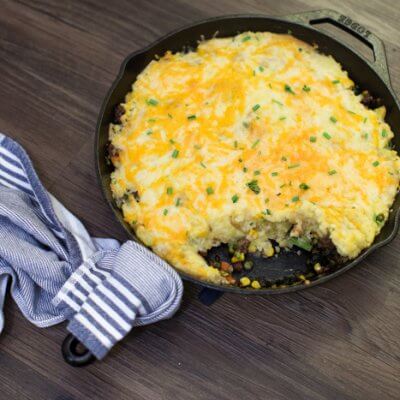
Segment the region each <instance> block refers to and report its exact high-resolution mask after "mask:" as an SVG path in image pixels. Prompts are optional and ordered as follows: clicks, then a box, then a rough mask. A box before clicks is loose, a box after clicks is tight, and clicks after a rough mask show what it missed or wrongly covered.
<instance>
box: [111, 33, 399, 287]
mask: <svg viewBox="0 0 400 400" xmlns="http://www.w3.org/2000/svg"><path fill="white" fill-rule="evenodd" d="M353 89H354V82H353V81H352V80H351V79H350V78H349V77H348V75H347V72H346V71H343V69H342V68H341V66H340V64H339V63H337V62H336V61H335V60H334V59H333V58H332V57H331V56H327V55H323V54H321V53H319V52H318V49H316V48H314V47H312V46H310V45H308V44H306V43H304V42H302V41H300V40H298V39H296V38H294V37H293V36H291V35H285V34H273V33H267V32H256V33H253V32H247V33H242V34H240V35H237V36H235V37H231V38H223V39H218V38H215V39H212V40H206V41H202V42H201V43H200V44H199V46H198V48H197V49H196V51H190V52H186V53H184V52H182V53H176V54H173V53H171V52H167V53H166V54H164V55H163V56H162V57H160V58H158V59H157V60H154V61H152V62H150V64H149V65H148V66H147V67H146V68H145V69H144V70H143V72H142V73H141V74H140V75H139V76H138V77H137V79H136V81H135V82H134V83H133V87H132V91H131V92H130V93H129V94H128V95H127V96H126V99H125V102H124V103H123V104H121V105H120V106H119V114H118V121H115V122H116V123H113V124H111V125H110V142H111V147H110V148H111V151H110V154H111V160H112V163H113V165H114V167H115V170H114V172H113V173H112V179H111V189H112V192H113V195H114V197H115V199H116V201H117V203H118V204H119V205H120V206H121V208H122V212H123V215H124V218H125V220H126V221H127V222H128V223H129V224H130V225H131V226H132V228H133V229H134V231H135V232H136V234H137V236H138V237H139V238H140V239H141V240H142V241H143V242H144V243H145V244H146V245H147V246H149V247H151V248H152V249H153V251H154V252H155V253H157V254H158V255H159V256H161V257H163V258H164V259H166V260H167V261H168V262H170V263H171V265H173V266H174V267H175V268H177V269H178V270H180V271H183V272H185V273H187V274H189V275H191V276H193V277H195V278H199V279H202V280H205V281H208V282H213V283H218V284H229V283H232V284H233V283H235V280H234V279H233V278H232V276H231V273H230V272H231V271H232V269H229V268H228V269H227V268H216V267H214V266H210V265H208V264H207V262H206V260H205V258H203V256H202V254H204V252H206V251H207V250H209V249H210V248H212V247H214V246H218V245H220V244H221V243H228V244H229V245H230V246H237V244H238V243H240V242H241V241H242V243H243V241H246V242H247V244H248V245H247V248H248V249H249V250H250V251H260V252H262V253H263V254H264V255H265V256H267V257H268V256H272V255H273V254H274V247H273V245H272V243H271V240H273V242H274V243H276V242H277V243H278V244H279V245H280V246H281V247H286V248H291V247H292V246H293V245H296V246H298V247H300V248H303V249H306V250H310V249H311V248H312V247H313V246H316V245H317V244H318V243H319V242H320V241H323V240H325V241H326V240H329V241H330V243H332V244H333V245H334V247H335V250H336V251H337V253H338V254H339V255H340V256H341V257H343V258H345V259H352V258H355V257H356V256H357V255H358V254H359V253H360V252H361V251H362V250H363V249H365V248H366V247H368V246H370V245H371V243H372V242H373V240H374V238H375V236H376V235H377V234H378V233H379V231H380V229H381V228H382V226H383V224H384V223H385V221H386V219H387V217H388V213H389V208H390V206H391V204H392V203H393V201H394V197H395V195H396V192H397V188H398V183H399V166H400V164H399V157H398V155H397V153H396V152H395V151H394V150H392V149H391V146H390V140H391V139H392V137H393V133H392V130H391V128H390V126H389V125H388V124H387V123H386V122H385V121H384V117H385V108H384V107H378V108H376V109H369V108H367V107H366V106H365V105H364V104H363V103H362V99H363V97H362V95H361V94H356V93H355V92H354V90H353ZM234 257H235V256H234ZM234 257H233V258H234ZM237 257H238V259H237V260H234V259H233V260H232V261H233V262H241V261H242V260H241V259H240V253H239V256H237Z"/></svg>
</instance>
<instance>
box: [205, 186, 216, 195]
mask: <svg viewBox="0 0 400 400" xmlns="http://www.w3.org/2000/svg"><path fill="white" fill-rule="evenodd" d="M206 191H207V194H208V195H210V194H214V189H213V188H212V187H208V188H207V189H206Z"/></svg>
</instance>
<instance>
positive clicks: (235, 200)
mask: <svg viewBox="0 0 400 400" xmlns="http://www.w3.org/2000/svg"><path fill="white" fill-rule="evenodd" d="M238 200H239V196H238V195H237V194H234V195H233V196H232V203H237V201H238Z"/></svg>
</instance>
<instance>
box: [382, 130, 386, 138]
mask: <svg viewBox="0 0 400 400" xmlns="http://www.w3.org/2000/svg"><path fill="white" fill-rule="evenodd" d="M381 135H382V137H386V136H387V130H386V129H382V133H381Z"/></svg>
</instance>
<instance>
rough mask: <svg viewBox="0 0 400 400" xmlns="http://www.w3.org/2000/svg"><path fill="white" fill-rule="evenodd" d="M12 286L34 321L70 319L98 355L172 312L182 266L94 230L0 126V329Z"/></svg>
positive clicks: (45, 323)
mask: <svg viewBox="0 0 400 400" xmlns="http://www.w3.org/2000/svg"><path fill="white" fill-rule="evenodd" d="M9 280H10V281H11V285H7V283H8V281H9ZM8 286H10V290H11V296H12V298H13V299H14V300H15V302H16V303H17V305H18V306H19V308H20V310H21V311H22V313H23V314H24V315H25V317H26V318H27V319H28V320H29V321H31V322H32V323H34V324H35V325H36V326H39V327H47V326H51V325H54V324H57V323H59V322H61V321H64V320H65V319H68V320H69V323H68V326H67V329H68V330H69V331H70V332H71V333H72V334H73V335H74V336H76V337H77V338H78V339H79V340H80V341H81V342H82V343H83V344H84V345H85V346H86V347H87V348H88V349H89V350H90V351H91V352H92V353H93V354H94V355H95V356H96V357H97V358H99V359H101V358H103V357H104V356H105V354H106V353H107V352H108V351H109V349H110V348H111V347H112V346H113V345H114V344H115V343H116V342H117V341H119V340H121V339H122V338H123V337H124V336H125V335H126V334H127V333H128V332H129V331H130V330H131V328H132V327H133V326H137V325H146V324H151V323H153V322H156V321H159V320H161V319H166V318H169V317H171V316H172V315H173V314H174V313H175V312H176V310H177V309H178V307H179V305H180V301H181V298H182V291H183V286H182V281H181V279H180V278H179V276H178V274H177V273H176V272H175V271H174V270H173V269H172V268H171V267H170V266H169V265H168V264H167V263H166V262H165V261H163V260H162V259H160V258H159V257H158V256H156V255H155V254H154V253H152V252H150V251H149V250H147V249H146V248H145V247H143V246H141V245H139V244H138V243H135V242H132V241H128V242H126V243H125V244H123V245H122V246H120V244H119V243H118V242H117V241H116V240H113V239H98V238H92V237H90V236H89V234H88V232H87V231H86V229H85V228H84V226H83V225H82V223H81V222H80V221H79V220H78V219H77V218H76V217H75V216H74V215H72V214H71V213H70V212H69V211H68V210H67V209H66V208H65V207H64V206H62V204H61V203H60V202H58V201H57V200H56V199H55V198H54V197H53V196H52V195H50V194H49V193H48V192H47V191H46V190H45V189H44V187H43V186H42V184H41V182H40V180H39V178H38V176H37V175H36V172H35V170H34V169H33V166H32V163H31V161H30V159H29V157H28V155H27V154H26V152H25V151H24V149H23V148H22V147H21V146H20V145H19V144H17V143H16V142H15V141H13V140H12V139H10V138H9V137H7V136H5V135H2V134H0V332H1V330H2V328H3V324H4V316H3V312H2V308H3V304H4V297H5V294H6V288H7V287H8Z"/></svg>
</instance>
